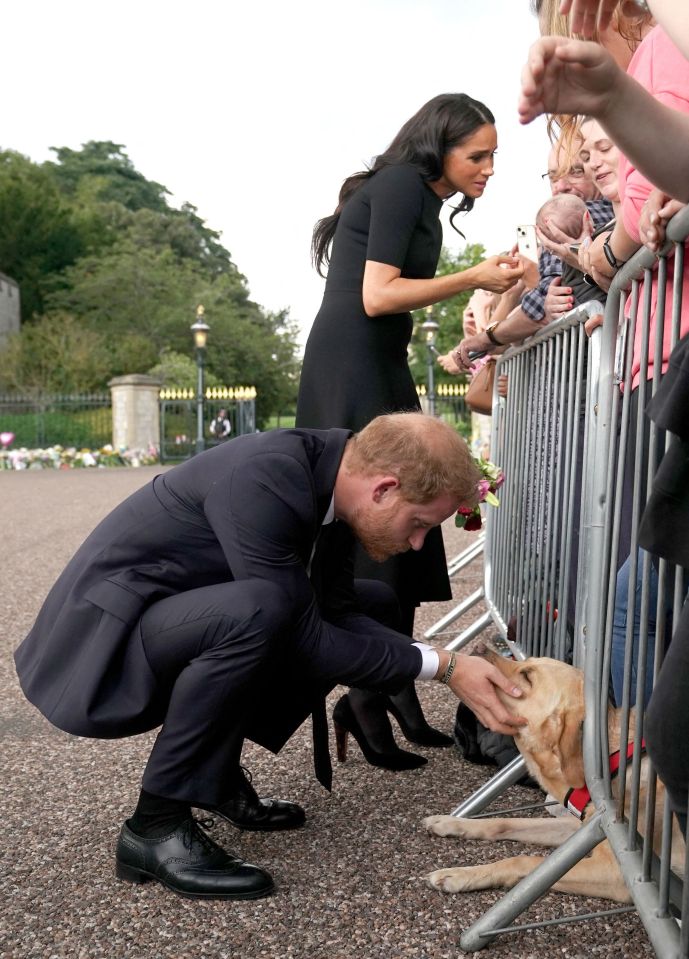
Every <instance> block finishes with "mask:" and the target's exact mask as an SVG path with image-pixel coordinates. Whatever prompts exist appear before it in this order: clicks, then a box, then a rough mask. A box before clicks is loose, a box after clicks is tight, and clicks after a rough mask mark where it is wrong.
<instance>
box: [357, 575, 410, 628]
mask: <svg viewBox="0 0 689 959" xmlns="http://www.w3.org/2000/svg"><path fill="white" fill-rule="evenodd" d="M354 590H355V593H356V601H357V607H358V609H359V612H361V613H363V614H364V615H365V616H370V617H371V619H375V620H376V622H378V623H382V624H383V626H387V627H388V628H389V629H395V630H399V629H400V627H401V625H402V612H401V610H400V604H399V600H398V599H397V594H396V593H395V591H394V589H393V588H392V587H391V586H388V584H387V583H383V582H382V581H381V580H378V579H355V580H354Z"/></svg>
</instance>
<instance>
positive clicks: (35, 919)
mask: <svg viewBox="0 0 689 959" xmlns="http://www.w3.org/2000/svg"><path fill="white" fill-rule="evenodd" d="M154 473H155V469H154V468H143V469H139V470H127V469H113V470H99V471H96V470H93V471H86V470H84V471H69V472H68V471H65V472H53V471H35V472H34V471H30V472H25V473H2V474H0V503H1V504H2V506H1V509H2V514H1V518H2V529H3V544H2V551H1V554H0V555H1V559H0V563H1V564H2V584H3V590H2V597H1V600H0V602H1V603H2V610H3V622H4V626H5V628H4V630H3V635H2V641H1V642H2V645H1V655H0V685H1V688H2V696H1V697H0V727H1V728H2V733H3V736H2V742H3V746H2V778H1V783H0V790H1V792H0V796H1V798H2V803H3V808H4V810H5V823H6V825H7V827H8V828H7V830H6V832H5V840H4V847H5V848H4V849H3V856H2V866H1V870H2V871H1V873H0V894H1V896H2V898H1V902H2V906H1V907H0V910H1V911H0V957H3V959H39V957H41V959H53V957H60V959H62V957H66V959H67V957H68V959H96V957H108V959H125V957H127V959H128V957H132V959H239V957H242V959H259V957H268V959H450V957H455V956H458V955H460V954H462V953H461V952H460V950H459V947H458V945H457V942H458V938H459V935H460V934H461V932H462V930H463V929H465V928H466V927H467V926H468V925H470V924H471V923H472V922H473V921H475V920H476V919H477V918H478V917H479V916H480V915H481V914H482V913H483V912H484V911H485V909H486V908H487V907H488V906H490V905H491V904H492V903H493V902H495V901H496V900H497V899H498V898H499V894H498V893H496V892H484V893H471V894H468V895H464V896H446V895H443V894H441V893H438V892H436V891H434V890H432V889H430V888H428V887H427V886H426V885H425V884H424V881H423V877H424V875H425V874H426V873H428V872H429V871H430V870H432V869H435V868H438V867H441V866H449V865H453V864H457V863H459V862H464V863H467V864H469V863H473V862H480V861H484V860H485V858H487V857H488V858H496V859H497V858H500V857H501V856H502V855H511V854H513V852H514V847H512V849H509V848H508V846H507V845H505V846H504V847H500V846H498V847H492V848H488V847H486V846H484V845H482V844H481V843H478V842H466V843H465V844H463V845H460V844H458V843H457V842H453V841H451V840H441V839H433V838H431V837H430V836H428V835H427V834H426V833H425V831H424V830H423V828H422V826H421V820H422V819H423V817H424V816H426V815H428V814H431V813H447V812H450V811H451V810H452V809H453V808H454V807H455V806H456V805H457V803H458V802H460V801H461V800H462V799H464V798H465V797H467V796H468V795H470V794H471V793H472V792H473V791H474V790H475V789H476V788H477V787H478V786H480V785H481V784H482V783H483V782H484V781H485V779H486V771H485V769H482V768H481V767H476V766H471V765H469V764H466V763H464V762H463V761H462V760H461V758H460V757H459V755H458V753H457V752H456V751H455V750H454V749H427V750H420V751H422V752H424V753H425V755H427V757H428V760H429V762H428V765H427V766H425V767H423V768H422V769H419V770H413V771H411V772H404V773H390V772H387V771H384V770H379V769H374V768H372V767H371V766H369V765H368V764H367V763H366V762H365V761H364V759H363V757H362V755H361V753H360V752H359V750H358V747H357V746H356V744H355V743H352V746H351V749H350V758H349V759H348V761H347V763H346V764H343V765H340V766H338V767H337V768H336V770H335V782H334V789H333V793H332V795H331V796H328V795H327V794H326V793H325V792H324V791H323V790H322V789H321V788H320V787H319V785H318V783H317V782H316V781H315V779H314V778H313V776H312V774H311V768H312V767H311V755H310V727H309V724H306V725H305V726H304V727H303V729H302V730H300V731H299V732H298V733H297V735H296V736H295V737H294V738H293V739H292V740H291V741H290V743H289V744H288V745H287V747H286V748H285V749H284V750H283V751H282V753H281V754H280V755H279V756H277V757H275V756H273V755H272V754H270V753H267V752H266V751H264V750H261V749H259V748H258V747H248V748H247V749H246V750H245V754H244V762H245V763H246V764H247V765H248V766H249V767H250V769H251V770H252V772H253V776H254V782H255V783H256V784H257V786H258V788H259V791H260V792H261V793H262V794H264V795H275V796H282V797H284V798H289V799H293V800H296V801H298V802H300V803H302V804H303V805H304V806H305V808H306V810H307V815H308V822H307V825H306V826H305V827H304V829H302V830H298V831H296V832H293V833H284V834H274V835H261V834H254V835H252V834H251V833H247V834H243V833H237V832H236V831H234V830H232V828H231V827H230V826H227V825H225V824H221V823H219V824H218V825H217V826H216V827H215V830H214V834H215V836H216V837H217V838H218V839H219V840H220V841H221V842H223V843H224V844H225V845H226V846H227V847H228V848H230V849H232V850H233V851H235V852H237V853H238V854H239V855H241V856H243V857H244V858H246V859H248V860H249V861H253V862H255V863H257V864H260V865H262V866H264V867H266V868H267V869H268V870H269V871H270V872H271V873H272V874H273V876H274V877H275V880H276V884H277V892H276V894H275V895H274V896H272V897H269V898H268V899H264V900H261V901H259V902H254V903H233V904H227V903H213V902H209V903H198V902H193V901H189V900H185V899H181V898H179V897H177V896H174V895H172V894H170V893H167V892H165V891H164V890H163V889H162V887H160V886H158V885H157V884H154V883H149V884H146V885H143V886H133V885H129V884H126V883H122V882H118V881H117V880H116V879H115V876H114V868H113V849H114V845H115V842H116V838H117V833H118V830H119V826H120V823H121V821H122V820H123V819H124V818H125V817H126V816H128V815H129V814H130V812H131V810H132V807H133V803H134V802H135V800H136V796H137V795H138V789H139V782H140V776H141V772H142V769H143V765H144V762H145V759H146V756H147V754H148V751H149V748H150V745H151V742H152V735H144V736H139V737H136V738H132V739H126V740H120V741H116V742H101V741H95V740H85V739H77V738H74V737H71V736H68V735H66V734H64V733H61V732H59V731H58V730H56V729H54V728H53V727H52V726H50V725H49V723H47V722H46V721H45V720H44V719H43V718H42V717H41V716H40V715H39V714H38V713H37V712H36V711H35V710H34V709H33V708H32V707H31V706H29V704H28V703H27V702H26V701H25V700H24V699H23V697H22V695H21V693H20V691H19V688H18V685H17V681H16V677H15V674H14V669H13V664H12V658H11V652H12V650H13V649H14V648H15V647H16V645H17V644H18V643H19V641H20V640H21V638H22V637H23V636H24V634H25V633H26V632H27V630H28V629H29V628H30V626H31V623H32V621H33V618H34V616H35V614H36V611H37V609H38V607H39V605H40V603H41V601H42V599H43V597H44V595H45V593H46V592H47V590H48V588H49V587H50V586H51V585H52V583H53V581H54V580H55V578H56V577H57V575H58V573H59V572H60V570H61V569H62V567H63V566H64V564H65V562H66V561H67V559H68V558H69V556H70V555H71V554H72V553H73V551H74V550H75V549H76V547H77V546H78V545H79V544H80V543H81V541H82V540H83V539H84V537H85V536H86V534H87V533H88V532H89V531H90V529H91V528H92V527H93V526H94V525H95V523H96V522H97V521H98V520H99V519H100V518H101V517H102V516H103V515H105V513H107V512H108V511H109V510H110V509H111V508H112V507H113V506H114V505H115V504H116V503H117V502H119V501H120V500H121V499H122V498H123V497H124V496H126V495H127V494H128V493H129V492H131V491H133V490H134V489H136V488H138V487H139V486H140V485H141V484H143V483H145V482H146V481H148V480H149V479H150V478H151V476H152V475H154ZM472 535H474V534H467V533H464V532H463V531H458V530H456V529H454V527H453V526H452V524H451V523H450V524H448V525H447V530H446V542H447V550H448V555H450V556H453V555H455V554H456V553H459V552H460V551H461V550H462V549H463V548H465V546H466V545H468V544H469V543H470V542H471V538H472ZM480 581H481V567H480V562H475V563H473V564H472V565H471V566H470V567H469V569H468V570H467V571H465V573H463V574H462V576H461V578H459V579H458V581H456V582H455V583H454V585H453V588H454V591H455V596H456V598H457V599H459V598H461V597H463V596H466V595H468V594H469V593H470V592H473V591H474V590H475V589H476V588H477V586H478V585H479V584H480ZM452 605H453V604H451V603H447V604H429V605H428V606H427V607H424V608H423V609H422V610H421V612H420V615H419V617H418V635H419V636H420V635H421V633H422V632H423V631H424V629H426V628H427V627H428V626H429V625H430V624H431V623H433V622H435V621H436V620H437V619H438V618H439V617H440V616H441V615H443V614H444V613H445V612H447V611H448V610H449V609H450V608H451V607H452ZM475 615H476V610H474V611H473V613H471V614H469V615H468V616H467V617H465V618H464V619H462V620H460V621H458V623H456V624H455V627H456V629H457V631H459V630H460V629H462V628H463V627H464V626H466V625H468V623H469V622H470V621H471V619H472V618H473V617H474V616H475ZM452 635H454V633H453V634H452ZM446 641H447V638H441V639H440V640H439V642H441V643H444V642H446ZM340 692H341V690H340V691H335V692H334V693H333V695H332V697H331V699H332V701H333V702H334V701H335V699H336V698H337V696H338V695H339V693H340ZM420 695H421V697H422V700H423V703H424V708H425V710H426V713H427V715H428V717H429V719H430V720H431V721H432V722H434V723H435V724H436V725H437V726H439V727H441V728H443V729H445V730H447V731H448V732H449V731H451V729H452V725H453V721H454V713H455V705H454V703H453V701H452V700H451V698H450V695H449V694H448V691H447V690H446V689H444V688H441V687H440V686H439V684H436V683H426V684H420ZM402 742H403V740H401V737H400V744H402ZM333 751H334V744H333ZM534 795H535V794H534V792H533V791H532V790H528V789H523V788H520V787H514V788H513V789H511V790H510V791H509V793H508V794H507V795H506V796H505V797H504V804H505V805H519V804H523V803H525V802H532V801H533V799H534ZM609 907H610V904H609V903H605V902H603V901H600V900H593V899H586V900H583V899H577V898H575V897H571V896H559V895H556V894H550V895H547V896H545V897H544V898H543V899H541V900H540V901H539V902H538V903H537V904H536V905H535V906H534V907H533V908H532V909H531V910H530V911H529V912H528V914H527V915H526V916H525V917H523V918H522V920H521V921H538V920H540V919H547V918H553V917H556V916H559V915H568V916H571V915H575V914H577V913H580V912H590V911H594V910H597V909H606V908H609ZM485 955H487V956H495V957H496V959H497V957H500V959H505V957H513V959H527V957H528V959H531V957H544V959H545V957H547V959H554V957H559V956H565V957H571V959H579V957H586V959H589V957H609V959H620V957H644V956H652V955H653V950H652V949H651V947H650V945H649V944H648V940H647V938H646V935H645V933H644V930H643V927H642V925H641V923H640V922H639V920H638V918H637V917H636V915H635V914H628V915H624V916H618V917H613V918H611V919H607V920H605V919H596V920H593V921H591V922H586V923H580V924H578V925H575V926H571V925H568V926H553V927H548V928H545V929H542V930H538V931H535V932H528V933H521V934H519V935H507V936H503V937H501V938H499V939H498V940H496V942H495V943H494V944H493V945H491V946H490V947H489V949H488V950H486V952H485Z"/></svg>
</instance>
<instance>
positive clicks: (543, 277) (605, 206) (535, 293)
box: [521, 200, 613, 323]
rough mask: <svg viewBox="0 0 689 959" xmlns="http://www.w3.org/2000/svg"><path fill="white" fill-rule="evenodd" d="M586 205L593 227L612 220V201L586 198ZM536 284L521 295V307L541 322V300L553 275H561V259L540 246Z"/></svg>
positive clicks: (531, 317) (535, 320)
mask: <svg viewBox="0 0 689 959" xmlns="http://www.w3.org/2000/svg"><path fill="white" fill-rule="evenodd" d="M586 206H587V208H588V211H589V213H590V214H591V220H592V222H593V229H594V230H597V229H598V228H599V227H601V226H605V224H606V223H609V222H610V220H612V217H613V213H612V203H610V201H609V200H587V201H586ZM538 276H539V280H538V286H535V287H534V288H533V290H528V292H526V293H525V294H524V296H523V297H522V302H521V308H522V310H523V311H524V313H526V315H527V316H528V318H529V319H530V320H533V321H534V323H542V322H543V317H544V316H545V310H544V307H543V302H544V300H545V297H546V293H547V292H548V287H549V286H550V284H551V283H552V282H553V280H554V279H555V277H557V276H562V260H561V259H560V257H559V256H555V254H554V253H551V252H550V250H546V248H545V247H543V246H542V247H541V249H540V252H539V254H538Z"/></svg>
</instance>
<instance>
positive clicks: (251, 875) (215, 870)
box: [116, 817, 275, 899]
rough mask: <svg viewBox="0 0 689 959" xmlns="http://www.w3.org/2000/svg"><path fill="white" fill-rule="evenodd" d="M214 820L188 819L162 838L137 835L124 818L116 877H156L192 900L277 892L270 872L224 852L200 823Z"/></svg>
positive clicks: (132, 879)
mask: <svg viewBox="0 0 689 959" xmlns="http://www.w3.org/2000/svg"><path fill="white" fill-rule="evenodd" d="M210 824H212V820H196V819H192V818H191V817H190V818H189V819H186V820H185V821H184V822H183V823H182V824H181V825H180V826H178V827H177V829H175V831H174V832H172V833H170V835H169V836H163V837H162V838H161V839H147V838H145V837H143V836H137V835H136V833H133V832H132V830H131V829H130V828H129V826H128V825H127V824H126V823H125V824H124V825H123V826H122V831H121V832H120V838H119V840H118V843H117V854H116V863H117V865H116V873H117V877H118V879H124V880H127V881H129V882H136V883H140V882H146V881H147V880H149V879H154V880H156V881H157V882H160V883H162V884H163V885H164V886H166V887H167V888H168V889H171V890H172V891H173V892H176V893H178V894H179V895H180V896H186V897H188V898H190V899H260V898H261V897H262V896H268V895H270V893H271V892H272V891H273V889H274V888H275V887H274V884H273V880H272V879H271V877H270V876H269V875H268V873H267V872H265V871H264V870H263V869H260V868H259V867H258V866H252V865H251V864H250V863H248V862H243V861H242V860H241V859H237V857H236V856H231V855H230V854H229V853H227V852H225V850H224V849H222V848H221V847H220V846H219V845H218V844H217V843H216V842H214V841H213V840H212V839H211V838H210V836H208V835H207V834H206V833H205V832H204V830H203V829H202V828H201V826H208V825H210Z"/></svg>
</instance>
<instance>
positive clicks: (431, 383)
mask: <svg viewBox="0 0 689 959" xmlns="http://www.w3.org/2000/svg"><path fill="white" fill-rule="evenodd" d="M421 329H422V330H423V331H424V333H425V334H426V368H427V378H428V412H429V413H430V415H431V416H435V375H434V374H435V369H434V366H435V358H436V356H437V355H438V351H437V349H436V346H435V334H436V333H437V332H438V330H439V329H440V324H439V323H437V322H436V321H435V320H434V319H433V307H432V306H427V307H426V319H425V320H424V322H423V323H422V324H421Z"/></svg>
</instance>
